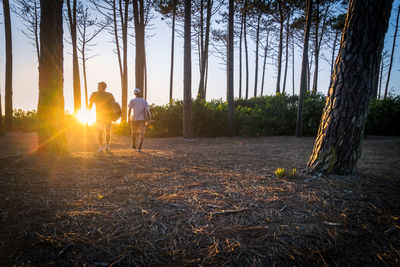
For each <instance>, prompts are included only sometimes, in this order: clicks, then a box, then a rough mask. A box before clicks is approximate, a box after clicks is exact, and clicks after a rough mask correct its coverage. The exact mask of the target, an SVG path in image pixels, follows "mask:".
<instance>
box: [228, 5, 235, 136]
mask: <svg viewBox="0 0 400 267" xmlns="http://www.w3.org/2000/svg"><path fill="white" fill-rule="evenodd" d="M233 13H234V3H233V0H229V15H228V16H229V18H228V51H227V53H226V54H227V56H228V58H227V76H228V77H227V96H226V98H227V102H228V135H229V136H234V135H235V108H234V106H233V92H234V90H233V86H234V85H233V71H234V69H233V68H234V66H233V61H234V53H233V52H234V46H233V20H234V18H233Z"/></svg>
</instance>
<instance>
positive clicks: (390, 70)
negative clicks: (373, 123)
mask: <svg viewBox="0 0 400 267" xmlns="http://www.w3.org/2000/svg"><path fill="white" fill-rule="evenodd" d="M399 15H400V5H399V7H398V10H397V17H396V25H395V28H394V37H393V45H392V53H391V54H390V62H389V70H388V77H387V80H386V86H385V95H384V96H383V98H384V99H386V97H387V93H388V88H389V81H390V74H391V73H392V65H393V57H394V49H395V47H396V39H397V31H398V29H399Z"/></svg>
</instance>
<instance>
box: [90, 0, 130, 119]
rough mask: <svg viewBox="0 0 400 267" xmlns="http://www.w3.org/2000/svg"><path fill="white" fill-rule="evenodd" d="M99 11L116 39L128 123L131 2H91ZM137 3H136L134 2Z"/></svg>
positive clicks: (109, 0)
mask: <svg viewBox="0 0 400 267" xmlns="http://www.w3.org/2000/svg"><path fill="white" fill-rule="evenodd" d="M90 2H92V3H93V5H94V6H95V7H96V9H97V11H99V12H100V14H102V15H103V16H104V17H105V20H106V22H105V23H104V24H106V25H101V27H103V26H107V27H108V29H109V30H110V33H111V34H112V35H113V37H114V42H115V48H116V52H117V53H116V54H117V57H118V67H119V73H120V77H121V102H122V103H121V108H122V114H121V121H123V122H124V121H126V116H127V104H128V24H129V21H130V17H129V3H130V1H129V0H90ZM133 2H136V1H133Z"/></svg>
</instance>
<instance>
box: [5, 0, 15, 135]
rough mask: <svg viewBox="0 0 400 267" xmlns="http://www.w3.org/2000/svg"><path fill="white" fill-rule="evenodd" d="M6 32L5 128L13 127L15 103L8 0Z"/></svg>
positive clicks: (7, 5) (6, 6)
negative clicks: (13, 97) (13, 101)
mask: <svg viewBox="0 0 400 267" xmlns="http://www.w3.org/2000/svg"><path fill="white" fill-rule="evenodd" d="M3 13H4V32H5V38H6V86H5V99H4V102H5V128H6V130H11V129H12V124H13V103H12V100H13V99H12V95H13V89H12V35H11V18H10V5H9V2H8V0H3Z"/></svg>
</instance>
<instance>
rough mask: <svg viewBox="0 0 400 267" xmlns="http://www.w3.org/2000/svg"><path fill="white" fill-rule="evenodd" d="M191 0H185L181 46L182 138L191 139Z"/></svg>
mask: <svg viewBox="0 0 400 267" xmlns="http://www.w3.org/2000/svg"><path fill="white" fill-rule="evenodd" d="M191 7H192V3H191V0H185V11H184V12H185V22H184V45H183V50H184V51H183V53H184V54H183V137H184V138H193V126H192V55H191V54H192V46H191V9H192V8H191Z"/></svg>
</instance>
